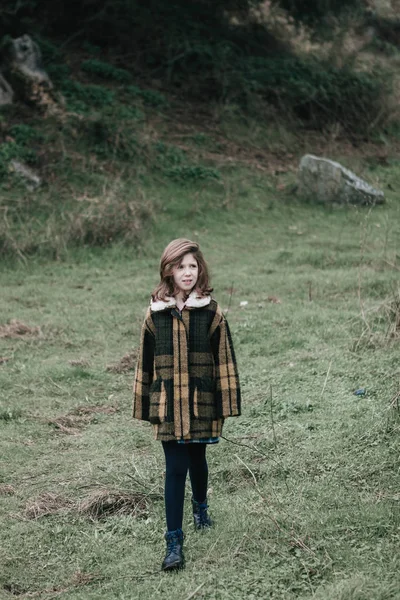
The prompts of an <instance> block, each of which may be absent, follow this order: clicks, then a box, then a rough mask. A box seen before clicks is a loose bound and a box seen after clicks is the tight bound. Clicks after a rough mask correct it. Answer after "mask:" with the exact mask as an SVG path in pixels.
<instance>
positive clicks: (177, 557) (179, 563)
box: [161, 529, 185, 571]
mask: <svg viewBox="0 0 400 600" xmlns="http://www.w3.org/2000/svg"><path fill="white" fill-rule="evenodd" d="M164 537H165V541H166V542H167V552H166V554H165V558H164V560H163V564H162V566H161V569H162V570H163V571H174V570H176V569H182V568H183V567H184V565H185V557H184V556H183V531H182V529H175V531H167V532H166V534H165V536H164Z"/></svg>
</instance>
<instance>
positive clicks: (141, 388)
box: [133, 309, 155, 421]
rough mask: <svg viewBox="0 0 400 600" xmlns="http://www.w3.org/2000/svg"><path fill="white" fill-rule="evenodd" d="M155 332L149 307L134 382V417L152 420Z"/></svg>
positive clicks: (143, 327)
mask: <svg viewBox="0 0 400 600" xmlns="http://www.w3.org/2000/svg"><path fill="white" fill-rule="evenodd" d="M154 334H155V331H154V325H153V322H152V319H151V316H150V309H149V310H148V312H147V315H146V319H145V321H144V323H143V326H142V331H141V335H140V349H139V358H138V361H137V364H136V370H135V379H134V383H133V418H134V419H140V420H141V421H149V420H150V419H149V413H150V386H151V383H152V381H153V372H154V346H155V335H154Z"/></svg>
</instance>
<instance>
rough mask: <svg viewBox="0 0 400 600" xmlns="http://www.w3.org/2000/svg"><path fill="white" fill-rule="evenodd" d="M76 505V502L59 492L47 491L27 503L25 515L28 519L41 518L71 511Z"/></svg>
mask: <svg viewBox="0 0 400 600" xmlns="http://www.w3.org/2000/svg"><path fill="white" fill-rule="evenodd" d="M73 507H74V502H73V501H72V500H69V499H68V498H63V497H62V496H59V495H58V494H52V493H51V492H45V493H44V494H41V495H40V496H39V497H38V498H36V500H34V501H33V502H32V501H30V502H28V503H27V504H26V507H25V511H24V516H25V518H27V519H40V518H41V517H47V516H49V515H54V514H57V513H60V512H66V511H70V510H71V509H72V508H73Z"/></svg>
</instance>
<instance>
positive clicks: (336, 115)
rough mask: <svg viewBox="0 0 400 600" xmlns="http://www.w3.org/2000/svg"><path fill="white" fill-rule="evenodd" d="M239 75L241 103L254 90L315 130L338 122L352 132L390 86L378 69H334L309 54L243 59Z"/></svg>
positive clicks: (367, 120)
mask: <svg viewBox="0 0 400 600" xmlns="http://www.w3.org/2000/svg"><path fill="white" fill-rule="evenodd" d="M241 76H242V79H243V85H242V86H241V88H240V90H241V91H240V100H241V101H242V103H246V101H247V98H246V94H247V95H251V94H252V93H253V94H254V93H255V94H258V95H259V96H261V97H262V98H264V99H265V100H266V101H267V102H269V103H271V104H273V105H275V106H276V107H278V108H280V109H281V110H282V111H283V112H284V111H287V110H290V111H292V112H293V113H294V114H295V115H296V116H297V117H300V118H301V119H302V120H304V121H306V122H307V123H308V124H310V125H311V126H312V127H315V128H317V129H323V128H324V126H325V125H326V124H327V123H332V122H339V123H341V124H342V125H343V126H344V127H345V128H346V129H347V130H348V131H357V132H360V131H365V129H366V128H368V127H369V126H370V124H371V122H373V121H375V120H376V118H377V115H379V114H380V112H381V111H382V106H384V104H385V100H384V98H385V94H387V92H388V89H389V86H390V79H388V78H386V79H384V75H383V74H377V73H372V72H369V73H364V72H356V71H354V70H352V69H350V68H347V67H346V68H342V69H339V68H335V67H333V66H332V65H330V64H326V63H324V62H321V61H318V60H317V59H313V58H296V57H276V58H258V57H254V58H247V59H245V60H243V61H242V66H241ZM232 83H233V82H232ZM237 87H238V86H237V82H236V85H235V89H237ZM231 93H232V94H233V93H234V89H233V90H232V91H231Z"/></svg>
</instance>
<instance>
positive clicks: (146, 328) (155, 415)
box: [133, 300, 241, 441]
mask: <svg viewBox="0 0 400 600" xmlns="http://www.w3.org/2000/svg"><path fill="white" fill-rule="evenodd" d="M133 396H134V402H133V416H134V418H136V419H141V420H145V421H150V422H151V423H153V424H154V425H156V426H157V428H156V429H157V431H156V436H157V439H162V440H163V441H167V440H169V439H181V440H190V439H200V438H207V437H215V436H218V435H220V434H221V431H222V424H223V419H224V418H226V417H231V416H238V415H240V404H241V397H240V385H239V377H238V372H237V366H236V358H235V353H234V350H233V344H232V339H231V335H230V331H229V326H228V323H227V321H226V319H225V317H224V316H223V314H222V312H221V310H220V308H219V306H218V304H217V303H216V302H215V300H211V302H210V304H208V305H207V306H204V307H202V308H184V310H183V311H182V313H179V311H177V310H176V308H174V307H173V308H166V309H165V310H161V311H157V312H151V311H150V310H149V311H148V312H147V315H146V319H145V322H144V324H143V327H142V333H141V343H140V353H139V359H138V363H137V367H136V373H135V380H134V390H133Z"/></svg>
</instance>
